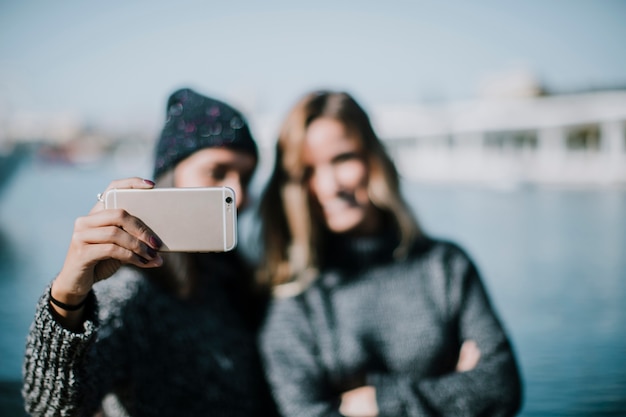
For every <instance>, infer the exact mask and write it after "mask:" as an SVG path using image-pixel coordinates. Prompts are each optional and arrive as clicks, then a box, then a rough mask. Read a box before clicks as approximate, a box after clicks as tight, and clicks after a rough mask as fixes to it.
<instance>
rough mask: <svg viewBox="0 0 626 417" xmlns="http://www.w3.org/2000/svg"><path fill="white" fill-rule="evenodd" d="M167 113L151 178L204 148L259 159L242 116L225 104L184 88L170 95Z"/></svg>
mask: <svg viewBox="0 0 626 417" xmlns="http://www.w3.org/2000/svg"><path fill="white" fill-rule="evenodd" d="M166 112H167V113H166V121H165V126H164V127H163V131H162V132H161V137H160V138H159V141H158V143H157V145H156V150H155V161H154V177H153V178H155V179H156V178H158V177H159V176H160V175H161V174H163V173H164V172H165V171H167V170H169V169H170V168H173V167H174V166H175V165H176V164H177V163H178V162H180V161H182V160H183V159H185V158H186V157H188V156H189V155H191V154H192V153H194V152H196V151H198V150H200V149H203V148H226V149H233V150H237V151H243V152H247V153H250V154H251V155H253V156H254V157H255V158H258V150H257V146H256V143H255V141H254V139H253V138H252V134H251V133H250V129H249V127H248V124H247V122H246V120H245V118H244V117H243V115H242V114H241V113H240V112H239V111H238V110H236V109H234V108H233V107H231V106H229V105H228V104H226V103H223V102H221V101H219V100H215V99H213V98H210V97H206V96H203V95H201V94H198V93H196V92H195V91H193V90H191V89H189V88H184V89H181V90H178V91H176V92H174V93H173V94H172V95H171V96H170V98H169V100H168V101H167V109H166Z"/></svg>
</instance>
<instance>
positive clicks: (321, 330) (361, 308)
mask: <svg viewBox="0 0 626 417" xmlns="http://www.w3.org/2000/svg"><path fill="white" fill-rule="evenodd" d="M394 247H395V240H394V239H393V238H389V237H382V238H368V239H343V240H337V239H336V240H334V241H332V242H331V244H330V245H329V246H328V247H327V253H326V263H325V265H326V266H325V268H324V272H323V273H322V274H321V276H320V277H319V278H318V279H317V280H316V281H315V282H314V283H313V284H312V286H310V287H309V288H308V289H307V290H306V291H305V292H304V293H302V294H300V295H297V296H294V297H290V298H282V299H276V300H275V301H274V302H273V304H272V306H271V307H270V311H269V314H268V317H267V320H266V324H265V327H264V329H263V331H262V337H261V340H262V342H261V345H262V353H263V356H264V361H265V365H266V372H267V375H268V377H269V379H270V384H271V385H272V388H273V391H274V395H275V398H276V401H277V403H278V405H279V408H280V411H281V412H282V413H283V414H284V415H285V416H311V417H312V416H338V415H339V412H338V405H339V395H340V394H341V393H342V392H344V391H346V390H349V389H352V388H356V387H357V386H360V385H363V384H367V385H373V386H374V387H375V389H376V395H377V402H378V407H379V409H380V416H381V417H382V416H456V417H458V416H510V415H514V414H516V413H517V411H518V410H519V407H520V404H521V381H520V375H519V372H518V367H517V364H516V361H515V358H514V355H513V352H512V349H511V345H510V343H509V340H508V338H507V336H506V334H505V332H504V330H503V327H502V326H501V323H500V321H499V319H498V317H497V316H496V313H495V312H494V309H493V308H492V305H491V303H490V301H489V299H488V296H487V294H486V291H485V288H484V286H483V284H482V283H481V279H480V277H479V274H478V272H477V269H476V268H475V266H474V265H473V263H472V261H471V260H470V258H469V257H468V256H467V254H466V253H464V252H463V250H462V249H460V248H459V247H458V246H456V245H454V244H451V243H446V242H442V241H434V240H427V239H424V240H422V241H420V242H418V243H417V244H416V245H415V247H414V248H413V250H412V252H411V254H410V256H409V257H408V259H406V260H404V261H398V262H396V261H394V260H393V258H392V250H393V248H394ZM470 339H471V340H474V341H476V342H477V344H478V347H479V349H480V351H481V355H482V356H481V359H480V361H479V363H478V365H477V367H476V368H475V369H473V370H471V371H469V372H464V373H457V372H454V367H455V364H456V361H457V359H458V352H459V348H460V345H461V343H462V341H464V340H470Z"/></svg>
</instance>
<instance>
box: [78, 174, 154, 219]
mask: <svg viewBox="0 0 626 417" xmlns="http://www.w3.org/2000/svg"><path fill="white" fill-rule="evenodd" d="M131 188H132V189H150V188H154V182H153V181H151V180H147V179H144V178H140V177H131V178H124V179H120V180H115V181H112V182H111V183H110V184H109V186H108V187H107V188H106V190H104V192H102V198H105V196H106V193H107V192H108V191H109V190H113V189H131ZM102 210H104V204H103V202H102V201H98V202H97V203H96V204H95V205H94V206H93V208H92V209H91V211H90V212H89V213H96V212H99V211H102Z"/></svg>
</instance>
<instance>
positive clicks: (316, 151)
mask: <svg viewBox="0 0 626 417" xmlns="http://www.w3.org/2000/svg"><path fill="white" fill-rule="evenodd" d="M303 151H304V154H303V160H304V164H305V167H306V170H307V177H306V178H307V179H306V181H307V186H308V189H309V192H310V194H311V196H312V197H313V201H314V202H315V203H317V205H318V206H319V207H318V208H319V210H320V214H321V216H322V218H323V220H324V221H325V223H326V226H327V227H328V229H329V230H330V231H331V232H334V233H356V234H369V233H372V232H374V231H376V228H377V227H378V215H377V212H376V210H375V208H374V206H373V205H372V203H371V201H370V199H369V196H368V192H367V187H368V182H369V174H368V167H367V163H366V161H365V157H364V155H363V152H362V148H361V141H360V140H359V138H358V137H357V136H354V135H352V134H350V132H348V131H347V130H346V128H345V126H344V125H343V123H341V122H339V121H338V120H335V119H332V118H328V117H321V118H318V119H315V120H314V121H313V122H311V124H310V125H309V127H308V129H307V131H306V137H305V143H304V149H303Z"/></svg>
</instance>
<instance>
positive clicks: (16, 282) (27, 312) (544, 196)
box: [0, 161, 626, 416]
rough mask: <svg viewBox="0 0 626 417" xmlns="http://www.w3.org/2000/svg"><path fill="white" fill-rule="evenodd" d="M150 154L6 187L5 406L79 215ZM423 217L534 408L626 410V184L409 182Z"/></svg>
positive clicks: (1, 401) (33, 176)
mask: <svg viewBox="0 0 626 417" xmlns="http://www.w3.org/2000/svg"><path fill="white" fill-rule="evenodd" d="M146 166H147V165H146V164H145V163H144V162H141V161H134V162H132V163H126V164H124V163H120V162H119V161H118V162H115V161H113V162H111V161H107V162H103V163H102V164H99V165H94V166H92V167H90V168H84V169H76V168H71V167H68V166H63V165H46V164H40V163H35V162H32V161H29V162H26V163H24V164H23V165H22V167H21V169H20V171H19V172H17V173H16V175H14V177H13V178H11V180H10V182H9V183H8V184H5V186H4V188H3V189H0V414H1V415H11V416H19V415H20V413H21V411H20V409H21V399H20V397H19V380H20V378H21V361H22V356H23V353H24V341H25V338H26V334H27V332H28V326H29V325H30V322H31V319H32V317H33V314H34V306H35V303H36V301H37V298H38V297H39V295H40V293H41V291H42V290H43V288H44V287H45V285H46V284H47V283H48V282H49V281H50V280H52V279H53V277H54V275H55V273H56V272H57V271H58V270H59V269H60V268H61V266H62V263H63V259H64V256H65V252H66V250H67V246H68V244H69V239H70V237H71V231H72V228H73V222H74V219H75V218H76V217H77V216H79V215H83V214H84V213H86V212H88V211H89V209H90V207H91V206H92V204H94V202H95V195H96V194H97V193H98V192H100V191H102V190H103V189H104V188H105V187H106V185H107V184H108V182H109V180H110V179H113V178H119V177H124V176H128V175H139V176H143V175H148V171H147V169H145V167H146ZM404 188H405V191H406V192H407V195H408V198H409V201H410V203H411V204H412V205H414V207H415V208H416V212H417V214H418V216H419V219H420V221H421V223H422V225H423V227H424V228H425V229H426V230H427V231H428V232H429V233H431V234H433V235H437V236H441V237H445V238H449V239H453V240H455V241H456V242H458V243H460V244H461V245H463V246H464V247H465V248H466V249H467V250H468V252H469V253H470V254H471V255H472V256H473V257H474V259H475V261H476V263H477V264H478V267H479V269H480V270H481V272H482V274H483V276H484V279H485V282H486V284H487V287H488V290H489V292H490V294H491V297H492V299H493V302H494V304H495V307H496V309H497V310H498V312H499V313H500V316H501V317H502V319H503V321H504V324H505V326H506V328H507V329H508V331H509V333H510V335H511V338H512V340H513V344H514V347H515V350H516V352H517V354H518V358H519V362H520V366H521V368H522V374H523V378H524V385H525V393H524V397H525V398H524V408H523V410H522V412H521V414H520V415H522V416H599V415H604V416H618V415H626V331H625V330H626V325H625V324H624V323H626V307H624V305H626V279H625V278H626V256H624V255H625V251H626V216H625V215H624V214H625V213H626V191H624V190H562V189H543V188H519V189H509V190H502V189H500V190H494V189H486V188H477V187H476V188H471V187H470V188H468V187H465V188H461V187H444V186H437V187H436V186H427V185H423V184H411V183H407V184H405V185H404Z"/></svg>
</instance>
